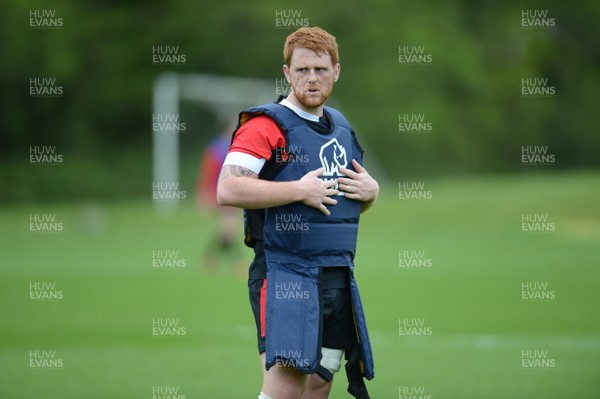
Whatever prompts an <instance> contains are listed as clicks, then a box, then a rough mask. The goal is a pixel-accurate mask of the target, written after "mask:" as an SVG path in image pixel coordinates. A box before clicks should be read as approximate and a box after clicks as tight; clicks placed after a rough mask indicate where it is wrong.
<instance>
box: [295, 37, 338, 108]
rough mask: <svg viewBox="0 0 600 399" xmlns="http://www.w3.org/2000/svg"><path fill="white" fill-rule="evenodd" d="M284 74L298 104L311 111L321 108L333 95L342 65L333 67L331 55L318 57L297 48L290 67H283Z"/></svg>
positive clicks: (309, 51)
mask: <svg viewBox="0 0 600 399" xmlns="http://www.w3.org/2000/svg"><path fill="white" fill-rule="evenodd" d="M283 72H284V73H285V77H286V78H287V81H288V82H289V83H290V85H291V87H292V92H293V94H294V96H295V97H296V99H297V100H298V102H299V103H300V104H302V106H303V107H305V108H306V109H309V110H310V109H314V108H318V107H321V106H322V105H323V104H324V103H325V101H326V100H327V98H328V97H329V95H330V94H331V91H332V90H333V84H334V82H335V81H337V79H338V76H339V75H340V64H336V65H332V64H331V56H330V55H329V54H325V53H322V54H321V55H317V54H316V53H315V52H314V51H311V50H308V49H305V48H296V49H294V52H293V53H292V57H291V59H290V65H284V66H283Z"/></svg>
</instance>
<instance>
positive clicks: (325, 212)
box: [319, 204, 331, 216]
mask: <svg viewBox="0 0 600 399" xmlns="http://www.w3.org/2000/svg"><path fill="white" fill-rule="evenodd" d="M319 210H320V211H321V212H323V213H324V214H325V216H329V214H330V213H331V212H329V209H327V207H326V206H325V205H323V204H321V205H320V206H319Z"/></svg>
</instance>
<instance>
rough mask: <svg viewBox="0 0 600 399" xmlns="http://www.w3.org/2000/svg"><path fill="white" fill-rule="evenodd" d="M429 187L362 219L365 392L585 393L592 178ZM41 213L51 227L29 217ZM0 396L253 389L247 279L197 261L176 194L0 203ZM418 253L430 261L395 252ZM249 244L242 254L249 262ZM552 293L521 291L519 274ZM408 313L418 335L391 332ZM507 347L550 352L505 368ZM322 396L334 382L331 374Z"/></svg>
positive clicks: (195, 230)
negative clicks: (167, 208) (423, 197)
mask: <svg viewBox="0 0 600 399" xmlns="http://www.w3.org/2000/svg"><path fill="white" fill-rule="evenodd" d="M426 188H427V189H429V190H432V194H433V198H432V199H431V200H429V201H412V202H411V201H401V200H399V199H398V195H397V191H396V187H395V185H393V184H392V185H389V186H388V187H386V190H385V191H384V193H383V194H382V196H381V198H380V201H379V202H378V203H377V204H376V206H375V207H374V208H373V209H372V210H370V211H369V212H368V213H366V214H365V215H363V220H362V222H361V228H360V236H359V248H358V255H357V260H356V263H357V278H358V281H359V285H360V287H361V292H362V297H363V302H364V305H365V308H366V312H367V320H368V323H369V328H370V332H371V336H372V343H373V349H374V355H375V362H376V363H375V370H376V377H375V379H374V380H373V381H371V382H370V383H369V388H370V391H371V396H372V397H373V398H398V394H399V387H409V389H412V388H414V387H424V388H425V394H428V395H431V397H432V398H442V397H446V398H498V399H500V398H502V399H504V398H534V397H540V398H541V397H543V398H548V399H549V398H577V399H582V398H597V397H600V368H599V367H598V365H599V364H600V320H599V318H598V316H597V313H598V308H599V305H600V297H599V294H598V292H599V290H598V288H597V286H598V280H599V278H600V269H599V266H600V207H599V206H598V200H599V199H600V175H598V174H594V173H580V174H556V175H542V176H525V177H494V178H491V177H490V178H472V179H464V178H463V179H455V180H451V179H446V180H439V181H436V180H433V181H427V185H426ZM31 213H52V214H56V217H57V219H58V220H59V221H61V222H63V223H64V231H63V232H61V233H57V234H49V233H31V232H29V231H28V222H29V215H30V214H31ZM523 213H543V214H545V213H547V214H548V215H549V219H550V221H552V222H555V223H556V231H554V232H552V233H523V232H522V231H521V220H520V219H521V214H523ZM0 220H1V221H2V222H1V224H0V231H1V234H2V240H1V243H0V250H1V254H2V266H1V269H0V298H1V300H2V301H1V310H2V317H1V318H0V332H1V337H0V370H2V372H1V373H0V397H1V398H38V397H44V398H86V399H92V398H146V399H150V398H152V387H156V386H162V387H164V386H175V387H178V388H179V394H180V395H186V397H187V398H207V397H216V398H224V399H236V398H240V399H241V398H254V397H256V396H258V391H259V388H260V375H261V374H260V369H259V363H258V356H257V353H256V349H255V347H256V343H255V331H254V324H253V319H252V317H251V313H250V307H249V304H248V300H247V287H246V282H245V281H244V280H243V279H241V278H239V277H236V276H235V274H234V273H233V272H232V271H231V270H230V269H228V268H227V267H226V264H225V263H227V262H225V261H224V262H223V264H222V265H221V269H220V270H219V271H218V272H216V273H206V272H205V271H204V270H203V269H202V268H201V265H200V264H201V259H202V256H201V254H202V252H203V250H204V248H205V247H206V245H207V242H208V239H209V237H210V235H211V234H212V232H213V231H214V230H215V229H216V221H215V220H214V217H212V216H210V215H204V216H202V215H200V214H199V213H198V212H197V209H196V208H195V207H194V206H193V205H192V204H188V203H183V204H182V206H181V208H180V210H179V211H178V212H177V214H176V215H175V216H173V217H172V218H163V217H160V216H158V215H157V214H156V213H155V212H154V209H153V207H152V203H151V202H150V201H146V200H140V201H130V202H117V203H110V204H102V205H97V204H96V205H90V204H68V203H62V204H43V205H21V206H12V207H4V208H2V209H0ZM403 249H408V250H423V251H425V254H426V257H428V258H430V259H431V260H432V265H433V266H432V267H431V268H429V269H420V270H407V269H400V268H399V267H398V263H399V262H398V252H399V251H400V250H403ZM153 250H179V253H180V257H181V258H185V259H186V261H187V266H186V267H185V268H183V269H182V270H156V269H153V268H152V251H153ZM249 252H250V251H249V250H248V251H245V254H246V257H247V258H248V259H250V257H251V255H250V253H249ZM535 281H537V282H547V283H548V286H549V287H548V288H549V289H551V290H554V291H555V292H556V299H554V300H551V301H547V302H542V301H529V302H527V301H525V302H524V301H522V300H521V283H523V282H535ZM31 282H55V283H56V285H57V289H59V290H62V291H63V293H64V298H63V299H62V300H61V301H57V302H50V301H38V302H34V301H30V300H29V298H28V296H29V284H30V283H31ZM153 318H178V319H179V320H180V323H181V325H183V326H185V327H186V330H187V334H186V336H184V337H171V338H168V337H163V338H158V337H153V336H152V329H151V328H152V326H151V324H152V319H153ZM399 318H418V319H425V324H426V325H427V326H429V327H431V329H432V334H431V335H430V336H414V337H406V336H399V334H398V319H399ZM30 350H55V351H56V353H57V358H61V359H63V362H64V364H63V367H62V368H61V369H58V370H33V369H31V368H30V367H29V351H30ZM522 350H547V351H548V353H549V356H548V357H549V358H552V359H555V362H556V365H555V367H553V368H550V369H533V370H524V369H522V368H521V351H522ZM336 378H337V383H336V384H334V390H333V393H332V395H331V397H332V398H344V397H349V396H348V395H347V394H346V393H345V392H344V391H345V387H346V382H345V376H344V375H343V373H342V374H341V375H338V377H336Z"/></svg>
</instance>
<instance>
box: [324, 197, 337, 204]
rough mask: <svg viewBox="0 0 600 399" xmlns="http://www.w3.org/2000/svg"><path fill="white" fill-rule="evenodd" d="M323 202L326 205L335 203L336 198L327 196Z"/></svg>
mask: <svg viewBox="0 0 600 399" xmlns="http://www.w3.org/2000/svg"><path fill="white" fill-rule="evenodd" d="M323 203H324V204H327V205H337V200H336V199H333V198H331V197H327V198H325V199H324V200H323Z"/></svg>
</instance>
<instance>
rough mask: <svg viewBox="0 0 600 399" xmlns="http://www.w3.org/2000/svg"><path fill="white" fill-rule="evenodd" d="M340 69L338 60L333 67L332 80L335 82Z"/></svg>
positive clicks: (338, 76)
mask: <svg viewBox="0 0 600 399" xmlns="http://www.w3.org/2000/svg"><path fill="white" fill-rule="evenodd" d="M341 70H342V67H341V66H340V63H339V62H338V63H337V64H335V66H334V67H333V81H334V82H337V81H338V79H339V78H340V71H341Z"/></svg>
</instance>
